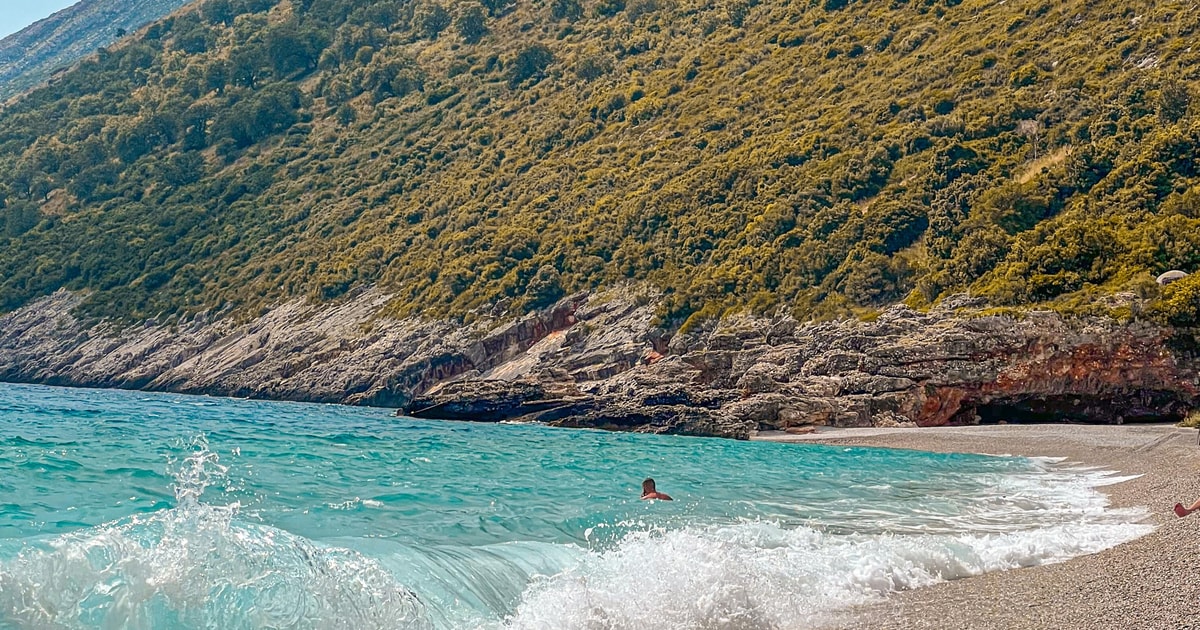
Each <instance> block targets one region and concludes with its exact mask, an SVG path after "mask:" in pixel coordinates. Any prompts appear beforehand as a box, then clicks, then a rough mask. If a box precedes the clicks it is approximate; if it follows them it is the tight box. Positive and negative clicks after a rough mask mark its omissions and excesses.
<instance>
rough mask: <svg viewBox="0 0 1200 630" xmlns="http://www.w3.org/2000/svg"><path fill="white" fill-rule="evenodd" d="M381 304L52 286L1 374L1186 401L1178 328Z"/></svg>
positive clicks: (813, 421)
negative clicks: (208, 308)
mask: <svg viewBox="0 0 1200 630" xmlns="http://www.w3.org/2000/svg"><path fill="white" fill-rule="evenodd" d="M389 298H390V296H388V295H385V294H382V293H379V292H375V291H366V292H363V293H361V294H359V295H357V296H355V297H353V298H352V299H348V300H345V301H343V302H341V303H340V304H337V305H334V306H324V307H316V306H312V305H308V304H306V303H304V302H303V301H299V300H297V301H294V302H290V303H287V304H283V305H281V306H279V307H277V308H275V309H272V310H269V311H268V312H266V313H264V314H263V315H261V316H260V317H257V318H254V319H252V320H249V321H238V320H235V319H233V318H231V317H222V316H219V315H214V314H208V315H202V316H199V317H196V318H195V319H193V320H190V321H188V322H185V323H182V324H177V325H174V326H165V325H160V324H158V323H156V322H153V321H149V322H146V323H145V324H143V325H142V326H139V327H134V328H125V329H122V330H116V329H112V328H109V327H108V326H107V325H106V324H104V323H99V324H95V323H85V322H83V321H81V320H79V319H77V318H76V317H75V316H74V315H73V314H72V309H73V308H74V306H75V305H76V304H78V302H79V300H80V297H79V296H77V295H74V294H71V293H68V292H65V291H59V292H58V293H55V294H54V295H52V296H50V297H48V298H44V299H42V300H39V301H37V302H35V303H33V304H31V305H29V306H27V307H25V308H22V309H20V310H18V311H15V312H13V313H10V314H8V315H5V316H4V317H0V380H5V381H18V382H37V383H48V384H61V385H76V386H88V387H119V388H137V389H147V390H163V391H177V392H187V393H208V394H214V395H231V396H248V397H255V398H271V399H286V400H308V401H320V402H343V403H350V404H365V405H380V406H394V407H400V408H401V409H402V411H403V412H405V413H408V414H410V415H413V416H417V417H423V418H441V419H456V420H479V421H493V422H494V421H537V422H545V423H548V424H552V425H558V426H572V427H598V428H604V429H615V430H635V431H651V432H669V433H684V434H693V435H717V436H727V437H737V438H745V437H747V436H749V435H750V434H751V432H753V431H755V430H761V429H792V430H805V429H804V427H808V426H813V425H836V426H870V425H896V424H905V423H912V424H915V425H921V426H930V425H941V424H971V423H979V422H1001V421H1006V422H1020V421H1083V422H1107V423H1121V422H1133V421H1147V420H1166V419H1178V418H1180V417H1182V416H1183V415H1184V414H1185V413H1187V411H1188V410H1189V409H1190V408H1192V407H1193V406H1194V405H1196V404H1197V399H1198V394H1200V359H1198V358H1197V357H1198V351H1197V348H1198V344H1197V338H1196V336H1195V334H1194V333H1190V332H1189V333H1185V332H1183V331H1178V330H1171V329H1166V328H1162V327H1158V326H1154V325H1151V324H1147V323H1142V322H1136V321H1135V322H1131V323H1122V322H1117V321H1114V320H1108V319H1100V318H1090V319H1076V320H1068V319H1064V318H1063V317H1061V316H1059V315H1057V314H1054V313H1050V312H1030V313H1026V314H1023V315H1020V316H1010V315H989V314H987V311H984V310H981V309H982V307H983V306H984V305H983V304H981V303H980V302H978V301H976V300H972V299H970V298H965V297H960V298H951V299H949V300H946V301H944V302H943V303H942V304H941V305H940V306H939V307H938V308H936V309H934V310H932V311H930V312H928V313H921V312H917V311H914V310H911V309H909V308H907V307H904V306H894V307H892V308H890V309H888V310H886V311H884V312H883V313H882V314H881V315H880V316H879V317H878V318H877V319H876V320H874V321H857V320H848V321H834V322H820V323H801V322H798V321H796V320H794V319H792V318H790V317H786V316H780V317H772V318H756V317H732V318H726V319H724V320H721V321H720V322H716V323H714V324H712V325H711V326H709V327H708V328H706V329H704V330H701V331H693V332H689V333H683V334H671V333H670V332H669V331H665V330H662V329H659V328H656V327H655V326H654V324H653V321H654V317H653V314H654V312H655V309H656V296H654V295H653V294H647V293H636V292H632V291H614V292H610V293H608V294H601V295H586V294H582V295H576V296H572V297H569V298H566V299H564V300H562V301H560V302H559V303H557V304H556V305H554V306H553V307H551V308H549V309H546V310H544V311H541V312H538V313H535V314H531V315H526V316H524V317H520V318H517V319H506V318H503V317H496V318H491V317H486V316H484V317H481V318H480V319H479V320H477V323H475V324H472V325H470V326H464V325H461V324H458V323H456V322H453V321H431V320H421V319H406V320H398V319H391V318H388V317H384V316H381V315H380V313H381V311H382V309H383V307H384V305H385V304H386V303H387V302H388V300H389Z"/></svg>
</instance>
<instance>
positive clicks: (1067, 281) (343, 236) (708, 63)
mask: <svg viewBox="0 0 1200 630" xmlns="http://www.w3.org/2000/svg"><path fill="white" fill-rule="evenodd" d="M1198 27H1200V11H1195V10H1194V9H1192V8H1191V7H1190V6H1189V5H1186V3H1179V2H1151V1H1146V0H1135V1H1132V2H1122V3H1117V2H1107V1H1102V2H1095V1H1084V0H1059V1H1054V2H1052V1H1049V0H1008V2H1003V3H1001V2H993V1H991V0H964V1H962V2H958V1H957V0H937V1H934V0H919V1H912V2H905V1H902V0H894V1H891V2H875V1H866V0H862V1H857V2H855V1H849V0H824V1H823V2H821V1H807V0H806V1H798V2H786V1H783V0H761V1H757V2H756V1H755V0H677V1H673V2H666V1H664V0H598V1H596V0H545V1H542V0H517V1H516V2H512V1H511V0H483V2H482V3H480V2H477V1H476V0H458V1H452V0H278V1H276V0H208V1H207V2H203V3H200V4H198V5H193V6H192V7H191V8H190V9H185V10H184V11H182V12H180V13H178V14H176V15H175V16H174V17H171V18H168V19H166V20H165V21H162V22H159V23H157V24H155V25H153V26H151V27H149V28H148V29H146V30H144V31H143V32H141V33H140V34H138V36H136V37H133V38H130V41H128V42H127V43H126V44H124V45H121V46H120V47H117V48H114V49H112V50H106V51H101V53H100V55H99V56H98V57H97V58H94V59H91V60H88V61H86V62H84V63H82V64H81V65H80V66H78V67H77V68H75V69H74V70H72V71H70V72H68V73H66V74H64V75H63V76H62V77H61V78H60V79H58V80H57V81H56V82H55V83H54V84H53V85H51V86H49V87H47V88H44V89H40V90H38V91H35V92H33V93H31V94H29V95H27V96H26V97H24V98H22V99H20V100H19V101H17V102H15V103H13V104H10V105H9V106H8V107H7V108H6V109H4V110H3V111H2V112H0V182H2V184H0V204H2V206H3V210H2V211H0V217H2V219H0V234H2V236H0V311H4V310H11V309H14V308H17V307H19V306H21V305H22V304H24V303H26V302H27V301H29V300H30V299H32V298H35V297H37V296H40V295H44V294H46V293H48V292H51V291H53V290H55V289H57V288H59V287H68V288H71V289H86V290H87V291H88V293H87V295H88V297H87V301H86V302H85V304H86V306H85V307H84V308H85V309H86V310H87V311H88V312H89V313H91V314H94V315H103V316H115V317H120V318H125V319H128V320H132V319H135V318H136V319H140V318H148V317H160V318H171V317H175V316H183V315H186V314H188V313H191V312H196V311H200V310H204V309H209V308H213V307H233V308H237V309H242V311H243V312H247V313H249V312H252V311H255V310H256V309H258V308H260V307H263V306H266V305H269V304H272V303H276V302H278V301H279V300H281V299H284V298H286V297H288V296H296V295H307V296H310V297H311V298H313V299H316V300H332V299H336V298H338V297H339V296H341V295H343V294H345V293H346V292H348V291H350V290H352V289H353V288H355V287H357V286H362V285H366V284H379V285H381V286H382V287H384V288H386V289H387V290H389V291H392V292H394V293H395V294H396V295H397V296H398V297H397V298H396V300H395V302H394V304H393V311H394V312H395V313H397V314H411V313H417V312H423V313H431V314H442V315H445V314H450V315H457V316H468V317H469V314H470V313H471V312H472V311H473V310H474V309H478V308H480V307H484V306H487V305H492V304H497V303H502V304H503V303H507V304H510V305H511V307H512V308H534V307H538V306H542V305H545V304H548V303H549V302H551V301H553V300H555V299H556V298H558V297H560V296H561V295H563V294H564V293H565V292H570V291H574V290H578V289H584V288H590V287H596V286H602V285H611V284H615V283H619V282H623V281H627V280H633V281H639V282H647V283H650V284H652V285H654V286H657V287H659V288H660V289H662V290H663V291H664V292H665V293H666V307H665V310H664V312H663V314H662V315H663V317H664V319H665V321H668V322H671V323H674V324H680V323H684V322H686V321H687V320H688V319H689V318H691V321H692V322H695V321H698V320H700V319H703V318H705V317H710V316H714V315H719V314H721V313H723V312H726V311H728V310H730V309H740V308H751V309H754V310H757V311H765V310H769V309H774V308H776V307H777V306H778V305H787V306H788V307H789V308H793V309H794V310H795V311H796V313H797V314H798V315H799V316H801V317H815V316H829V315H837V314H848V313H856V312H857V313H864V312H866V311H868V310H869V309H872V308H875V307H878V306H879V305H882V304H886V303H888V302H893V301H897V300H908V301H909V303H910V304H914V305H918V306H919V305H922V304H928V303H930V302H932V301H935V300H936V299H937V298H938V297H939V296H941V295H945V294H947V293H948V292H952V291H959V290H963V289H970V290H971V291H973V292H974V293H976V294H979V295H983V296H986V297H988V298H989V299H990V300H991V301H992V302H993V303H994V304H996V305H1000V306H1003V305H1024V304H1032V303H1049V304H1052V305H1056V306H1059V307H1061V308H1074V309H1080V308H1082V309H1087V308H1090V305H1092V304H1093V303H1094V302H1095V298H1096V297H1097V296H1100V295H1103V294H1105V293H1111V292H1116V291H1122V290H1133V291H1137V292H1139V293H1141V294H1142V295H1143V296H1145V297H1149V298H1152V299H1153V300H1154V301H1153V302H1152V309H1151V314H1152V315H1153V316H1154V317H1157V318H1159V319H1161V320H1164V321H1172V322H1175V323H1180V324H1189V323H1193V324H1194V323H1195V322H1196V314H1195V312H1196V308H1197V304H1198V302H1200V280H1198V279H1200V275H1193V276H1192V277H1191V278H1189V279H1188V280H1185V281H1182V282H1178V283H1175V284H1173V285H1171V286H1170V287H1168V289H1167V290H1166V291H1165V292H1164V293H1165V294H1164V295H1161V296H1159V295H1158V294H1157V291H1158V289H1157V287H1155V285H1154V283H1153V275H1154V274H1157V273H1161V272H1162V271H1165V270H1168V269H1173V268H1178V269H1183V270H1184V271H1189V272H1191V271H1196V270H1197V266H1198V263H1200V161H1198V160H1200V151H1198V148H1200V118H1198V117H1197V116H1196V115H1195V114H1194V111H1195V108H1193V107H1192V106H1191V105H1192V99H1193V93H1194V92H1195V89H1194V86H1195V85H1196V81H1197V79H1198V78H1200V48H1194V46H1195V44H1194V42H1195V41H1196V36H1197V33H1198V31H1197V28H1198ZM505 301H507V302H505Z"/></svg>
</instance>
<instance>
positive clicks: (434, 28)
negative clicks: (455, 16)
mask: <svg viewBox="0 0 1200 630" xmlns="http://www.w3.org/2000/svg"><path fill="white" fill-rule="evenodd" d="M451 21H452V18H451V16H450V12H449V11H447V10H446V7H443V6H442V5H441V4H438V3H437V2H426V3H424V4H422V5H421V6H419V7H417V11H416V13H415V14H414V15H413V23H414V24H416V26H417V30H419V31H420V33H421V34H422V35H424V36H425V37H427V38H429V39H437V37H438V35H439V34H440V33H441V32H442V31H444V30H446V27H448V26H450V22H451Z"/></svg>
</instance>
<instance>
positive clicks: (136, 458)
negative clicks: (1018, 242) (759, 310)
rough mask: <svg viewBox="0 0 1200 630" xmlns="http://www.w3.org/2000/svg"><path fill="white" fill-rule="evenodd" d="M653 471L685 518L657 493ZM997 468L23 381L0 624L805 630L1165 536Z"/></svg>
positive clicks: (16, 398) (968, 461) (1019, 466)
mask: <svg viewBox="0 0 1200 630" xmlns="http://www.w3.org/2000/svg"><path fill="white" fill-rule="evenodd" d="M647 476H652V477H654V478H655V479H656V480H657V481H658V486H659V489H660V490H662V491H664V492H667V493H669V494H671V495H673V496H674V497H675V499H676V500H675V501H673V502H645V501H640V500H639V498H638V497H639V492H640V483H641V480H642V479H643V478H644V477H647ZM1114 480H1115V478H1114V477H1113V476H1112V474H1110V473H1108V472H1106V471H1100V470H1094V469H1087V468H1080V467H1077V466H1072V465H1070V464H1069V463H1066V462H1053V461H1049V460H1030V459H1024V458H1014V457H993V456H983V455H945V454H932V453H921V452H914V451H894V450H883V449H867V448H844V447H828V446H816V445H811V446H810V445H794V444H793V445H785V444H771V443H748V442H735V441H729V440H719V439H700V438H684V437H668V436H651V435H632V434H614V433H603V432H597V431H581V430H569V429H550V428H545V427H540V426H528V425H485V424H468V423H443V422H428V421H421V420H413V419H407V418H395V417H391V416H390V415H389V412H388V410H383V409H364V408H352V407H340V406H332V405H309V404H297V403H272V402H257V401H246V400H229V399H219V398H207V397H195V396H179V395H162V394H146V393H140V392H123V391H91V390H72V389H60V388H50V387H37V386H24V385H0V628H154V629H172V628H219V629H223V630H225V629H236V628H351V629H354V630H368V629H372V628H388V629H412V628H422V629H427V628H428V629H432V628H436V629H439V630H440V629H451V628H453V629H458V628H485V629H495V630H502V629H533V628H537V629H545V630H569V629H600V628H604V629H609V630H623V629H629V630H656V629H668V628H669V629H680V630H682V629H697V628H704V629H717V628H721V629H727V630H738V629H747V630H749V629H771V628H779V629H792V628H809V627H818V626H820V625H821V623H822V620H825V619H828V618H829V616H830V615H831V614H833V613H836V612H837V611H838V610H841V609H845V608H846V607H849V606H853V605H855V604H858V603H863V602H869V601H872V600H874V599H876V598H880V597H886V596H887V594H888V593H890V592H893V591H896V590H900V589H909V588H917V587H921V586H926V585H929V584H932V583H934V582H937V581H940V580H946V579H955V578H960V577H965V576H969V575H975V574H978V573H981V572H985V571H994V570H1000V569H1006V568H1011V567H1017V566H1028V565H1036V564H1040V563H1048V562H1056V561H1060V560H1063V559H1066V558H1069V557H1071V556H1075V555H1079V554H1084V553H1090V552H1094V551H1097V550H1100V549H1103V548H1106V547H1109V546H1112V545H1115V544H1117V543H1120V542H1122V541H1125V540H1129V539H1131V538H1134V537H1136V536H1139V535H1142V534H1144V533H1146V532H1147V531H1148V530H1149V526H1147V525H1143V524H1139V523H1137V521H1138V520H1139V519H1140V518H1141V517H1143V516H1144V515H1143V513H1142V512H1140V511H1138V510H1112V509H1109V508H1108V507H1107V502H1106V499H1105V497H1104V496H1103V495H1102V494H1101V493H1100V492H1099V491H1097V489H1096V488H1097V486H1100V485H1103V484H1106V483H1111V482H1113V481H1114Z"/></svg>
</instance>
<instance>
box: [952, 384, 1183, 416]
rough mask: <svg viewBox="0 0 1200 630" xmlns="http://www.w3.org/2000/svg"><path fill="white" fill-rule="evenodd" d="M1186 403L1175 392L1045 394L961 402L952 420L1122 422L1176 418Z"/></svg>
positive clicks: (1181, 412) (1181, 413)
mask: <svg viewBox="0 0 1200 630" xmlns="http://www.w3.org/2000/svg"><path fill="white" fill-rule="evenodd" d="M1187 410H1188V405H1187V404H1186V403H1185V402H1184V401H1182V400H1180V398H1179V395H1178V394H1177V393H1175V392H1164V391H1154V390H1139V391H1135V392H1129V393H1128V394H1123V395H1074V394H1061V395H1046V396H1027V397H1012V398H996V399H992V400H989V401H987V402H980V403H976V404H964V405H963V408H962V409H961V410H960V411H959V413H958V414H957V415H956V416H955V418H954V420H952V423H953V424H1059V423H1064V422H1067V423H1081V424H1125V423H1134V422H1179V421H1180V420H1182V419H1183V418H1184V416H1186V415H1187Z"/></svg>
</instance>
